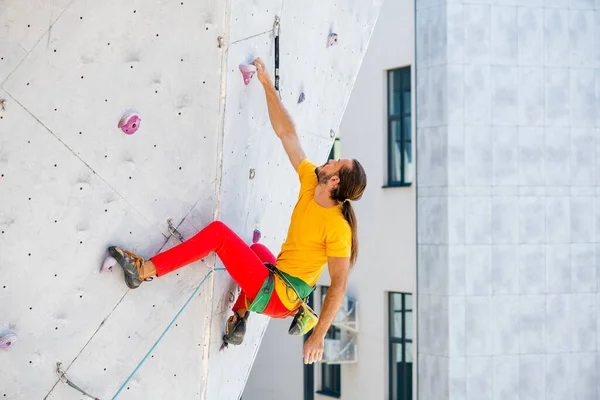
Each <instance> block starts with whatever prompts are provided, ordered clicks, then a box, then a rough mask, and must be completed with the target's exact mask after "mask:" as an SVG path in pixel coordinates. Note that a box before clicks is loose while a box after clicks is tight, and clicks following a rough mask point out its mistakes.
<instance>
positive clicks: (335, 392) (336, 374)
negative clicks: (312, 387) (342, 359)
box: [317, 286, 342, 397]
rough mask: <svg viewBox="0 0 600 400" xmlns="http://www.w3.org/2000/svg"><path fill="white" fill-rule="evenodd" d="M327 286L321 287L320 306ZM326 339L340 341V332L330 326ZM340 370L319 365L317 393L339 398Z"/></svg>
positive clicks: (337, 365)
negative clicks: (319, 373) (319, 380)
mask: <svg viewBox="0 0 600 400" xmlns="http://www.w3.org/2000/svg"><path fill="white" fill-rule="evenodd" d="M326 293H327V286H321V305H323V302H324V301H325V294H326ZM325 337H326V338H327V339H340V338H341V330H340V328H336V327H335V326H331V327H330V328H329V330H328V331H327V335H325ZM341 370H342V368H341V366H340V365H339V364H332V365H330V364H326V363H321V390H319V391H318V392H317V393H319V394H324V395H327V396H331V397H340V396H341V392H342V380H341V378H342V377H341V375H342V371H341Z"/></svg>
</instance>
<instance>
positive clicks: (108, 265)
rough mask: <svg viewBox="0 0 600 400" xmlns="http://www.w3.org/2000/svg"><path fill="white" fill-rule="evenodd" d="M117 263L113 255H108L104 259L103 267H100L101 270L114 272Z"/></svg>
mask: <svg viewBox="0 0 600 400" xmlns="http://www.w3.org/2000/svg"><path fill="white" fill-rule="evenodd" d="M115 265H117V260H115V259H114V258H113V257H112V256H108V257H106V258H105V259H104V262H103V263H102V268H100V272H112V270H113V267H114V266H115Z"/></svg>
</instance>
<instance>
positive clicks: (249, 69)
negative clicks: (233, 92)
mask: <svg viewBox="0 0 600 400" xmlns="http://www.w3.org/2000/svg"><path fill="white" fill-rule="evenodd" d="M240 71H241V72H242V77H243V78H244V83H245V84H246V85H247V84H249V83H250V80H252V77H253V76H254V74H255V73H256V67H255V66H254V65H252V64H250V65H245V64H240Z"/></svg>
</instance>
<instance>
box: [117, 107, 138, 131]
mask: <svg viewBox="0 0 600 400" xmlns="http://www.w3.org/2000/svg"><path fill="white" fill-rule="evenodd" d="M141 122H142V119H141V118H140V116H139V115H138V114H137V113H134V112H131V113H127V114H125V115H123V118H121V120H120V121H119V129H121V130H122V131H123V132H124V133H126V134H127V135H133V134H134V133H135V132H136V131H137V130H138V128H139V127H140V123H141Z"/></svg>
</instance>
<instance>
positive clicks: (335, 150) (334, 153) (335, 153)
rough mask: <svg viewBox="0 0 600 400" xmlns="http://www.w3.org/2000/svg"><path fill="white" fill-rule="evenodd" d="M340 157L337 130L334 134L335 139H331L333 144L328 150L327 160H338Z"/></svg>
mask: <svg viewBox="0 0 600 400" xmlns="http://www.w3.org/2000/svg"><path fill="white" fill-rule="evenodd" d="M339 159H340V132H339V131H338V133H337V135H336V136H335V140H334V141H333V146H331V151H330V152H329V157H328V158H327V161H329V160H339Z"/></svg>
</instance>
